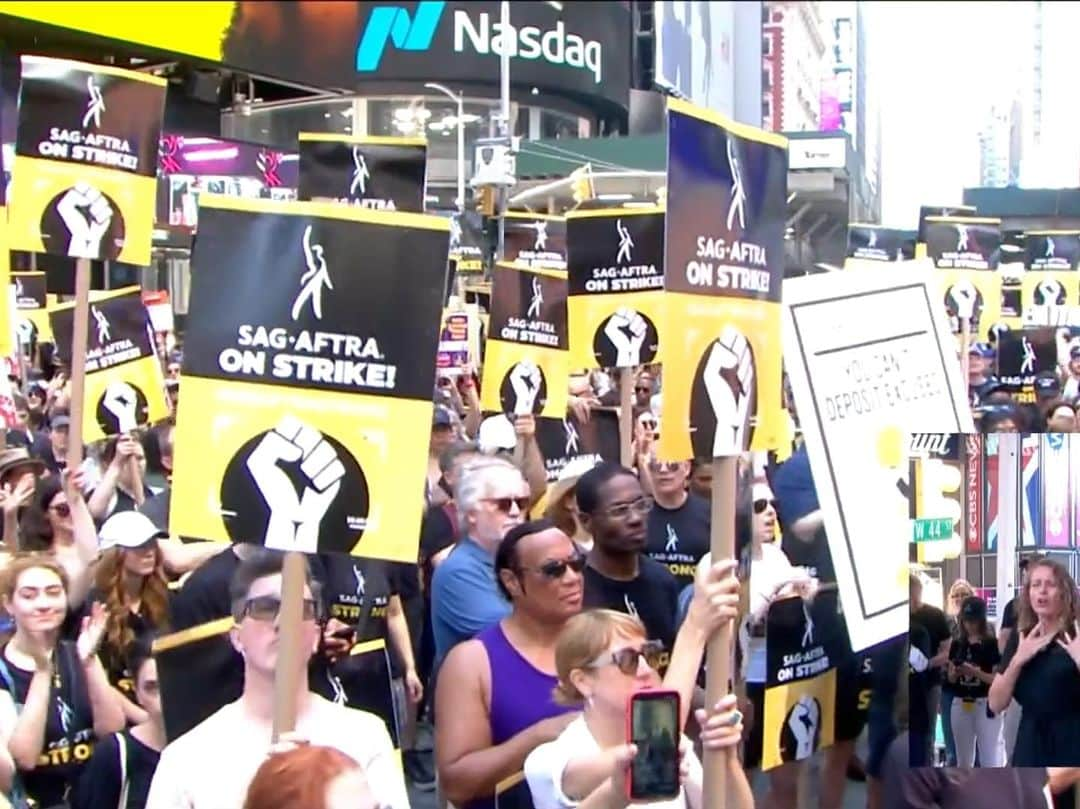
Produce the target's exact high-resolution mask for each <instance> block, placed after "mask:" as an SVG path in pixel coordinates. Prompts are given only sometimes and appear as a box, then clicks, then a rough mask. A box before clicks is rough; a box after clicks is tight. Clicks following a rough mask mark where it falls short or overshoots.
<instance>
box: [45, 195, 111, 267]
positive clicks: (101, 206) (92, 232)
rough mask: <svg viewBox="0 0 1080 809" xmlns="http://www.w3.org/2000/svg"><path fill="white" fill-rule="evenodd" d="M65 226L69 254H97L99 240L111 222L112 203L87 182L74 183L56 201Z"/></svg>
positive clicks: (92, 255)
mask: <svg viewBox="0 0 1080 809" xmlns="http://www.w3.org/2000/svg"><path fill="white" fill-rule="evenodd" d="M56 210H57V212H58V213H59V214H60V218H61V219H63V220H64V226H65V227H66V228H67V229H68V232H69V233H70V234H71V243H70V244H69V245H68V255H69V256H70V257H72V258H100V257H101V240H102V238H104V236H105V233H106V232H107V231H108V230H109V224H110V223H111V222H112V217H113V209H112V205H110V204H109V201H108V200H107V199H106V198H105V196H104V195H103V194H102V193H101V192H100V191H98V189H96V188H94V187H93V186H92V185H89V184H88V183H77V184H76V185H75V187H74V188H72V189H70V190H69V191H68V192H67V193H66V194H64V196H63V197H62V198H61V199H60V202H58V203H57V204H56Z"/></svg>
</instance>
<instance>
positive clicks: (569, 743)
mask: <svg viewBox="0 0 1080 809" xmlns="http://www.w3.org/2000/svg"><path fill="white" fill-rule="evenodd" d="M662 657H663V647H662V644H660V643H659V642H657V641H651V640H648V639H647V637H646V634H645V627H644V626H643V625H642V623H641V621H639V620H638V619H637V618H634V617H633V616H630V615H626V614H624V613H621V612H615V611H613V610H588V611H587V612H583V613H581V614H580V615H577V616H575V617H574V618H571V619H570V621H569V622H568V623H567V625H566V628H565V629H564V630H563V631H562V634H560V635H559V641H558V644H557V645H556V647H555V665H556V669H557V670H558V684H557V685H556V688H555V699H556V700H557V701H558V702H559V703H560V704H562V705H566V706H570V707H573V708H575V709H576V708H579V707H582V708H583V711H582V713H581V715H580V716H578V717H576V718H575V719H574V721H573V722H571V723H570V725H568V726H567V728H566V730H564V731H563V732H562V734H561V735H560V736H559V738H558V739H556V740H555V741H554V742H551V743H549V744H545V745H541V746H540V747H538V748H537V749H536V750H534V751H533V752H532V753H530V754H529V756H528V758H527V759H526V760H525V777H526V780H527V781H528V783H529V791H530V792H531V793H532V799H533V806H534V807H535V809H570V807H574V806H577V805H578V803H579V800H578V799H577V797H576V796H577V795H579V794H581V793H584V797H585V798H586V799H587V796H588V795H590V794H591V793H592V792H593V791H595V790H596V789H598V788H601V787H602V785H603V783H602V781H601V780H597V778H596V777H595V775H594V776H593V777H592V778H587V777H583V775H582V772H583V771H585V770H586V768H588V769H590V770H592V769H594V768H595V769H596V770H597V774H598V775H599V776H600V777H601V778H603V777H604V776H605V775H607V774H608V771H609V770H610V767H609V766H608V765H607V762H606V761H605V756H610V754H611V753H612V752H616V753H617V751H618V750H620V748H621V747H622V746H623V745H625V743H626V706H627V704H628V700H629V699H630V698H631V697H632V696H633V695H634V694H635V693H637V692H639V691H644V690H648V689H654V688H658V687H660V686H661V680H660V673H659V671H658V670H657V669H658V667H659V665H660V663H661V660H662ZM734 706H735V697H734V695H729V696H727V697H725V698H724V699H723V700H722V701H721V702H720V704H719V705H717V706H716V708H715V709H714V710H713V711H711V712H708V713H707V712H706V711H704V710H699V711H698V712H697V714H698V715H697V720H698V722H699V724H700V725H701V727H702V728H703V730H702V734H701V741H702V744H703V746H704V747H705V748H706V749H709V750H723V751H726V755H725V756H724V765H725V769H726V772H727V801H726V802H724V804H723V805H724V806H727V807H729V809H752V807H753V805H754V798H753V795H752V794H751V792H750V786H749V784H748V783H747V781H746V776H745V775H744V774H743V769H742V766H741V765H740V763H739V757H738V755H737V754H736V753H737V748H738V745H739V743H740V741H741V739H742V730H743V728H742V717H741V715H740V714H739V712H738V711H736V710H734ZM681 741H682V743H681V745H680V748H681V750H682V762H683V767H684V768H685V770H686V777H685V779H684V781H683V790H682V793H681V794H680V795H679V797H678V798H676V799H674V800H670V801H663V802H660V803H655V804H652V805H653V806H656V807H662V809H686V808H687V807H690V808H692V809H698V808H699V807H701V806H702V769H701V762H700V761H699V760H698V758H697V756H696V755H695V754H694V752H693V749H692V746H691V745H690V742H689V740H688V739H687V738H686V737H685V736H683V737H682V740H681ZM573 770H577V772H576V773H573V772H572V771H573ZM590 787H591V788H590ZM567 790H569V792H571V793H574V797H570V796H568V794H567Z"/></svg>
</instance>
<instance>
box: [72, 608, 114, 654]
mask: <svg viewBox="0 0 1080 809" xmlns="http://www.w3.org/2000/svg"><path fill="white" fill-rule="evenodd" d="M108 617H109V614H108V612H106V610H105V605H104V604H102V603H101V602H100V601H95V602H94V604H93V606H91V607H90V614H89V615H87V616H86V617H84V618H83V619H82V627H81V628H80V630H79V638H78V640H76V641H75V648H76V650H77V651H78V653H79V660H80V661H81V662H82V664H83V665H84V666H85V665H86V664H88V663H89V662H90V661H91V660H92V659H93V657H94V655H96V654H97V650H98V647H99V646H101V639H102V638H103V637H104V636H105V622H106V620H107V619H108Z"/></svg>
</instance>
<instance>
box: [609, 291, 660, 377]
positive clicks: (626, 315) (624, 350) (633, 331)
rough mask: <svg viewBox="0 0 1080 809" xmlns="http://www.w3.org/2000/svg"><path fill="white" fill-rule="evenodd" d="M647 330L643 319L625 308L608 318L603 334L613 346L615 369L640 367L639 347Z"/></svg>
mask: <svg viewBox="0 0 1080 809" xmlns="http://www.w3.org/2000/svg"><path fill="white" fill-rule="evenodd" d="M648 330H649V327H648V324H646V322H645V318H643V317H642V316H641V315H640V314H639V313H638V312H635V311H634V310H633V309H628V308H627V307H625V306H624V307H622V308H621V309H619V310H617V311H616V312H615V314H613V315H612V316H611V317H610V318H608V322H607V325H605V326H604V334H605V335H606V336H607V338H608V339H609V340H611V344H612V345H613V346H615V352H616V356H615V366H616V367H617V368H631V367H633V366H635V365H641V347H642V345H644V343H645V333H646V332H647V331H648Z"/></svg>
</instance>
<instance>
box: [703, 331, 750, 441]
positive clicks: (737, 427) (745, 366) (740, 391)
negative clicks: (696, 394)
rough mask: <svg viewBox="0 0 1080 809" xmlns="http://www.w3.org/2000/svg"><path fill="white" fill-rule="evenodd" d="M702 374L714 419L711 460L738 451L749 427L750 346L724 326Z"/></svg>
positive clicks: (737, 334) (739, 335)
mask: <svg viewBox="0 0 1080 809" xmlns="http://www.w3.org/2000/svg"><path fill="white" fill-rule="evenodd" d="M702 375H703V381H704V384H705V392H706V394H707V395H708V398H709V404H710V405H711V406H712V410H713V414H714V415H715V416H716V433H715V435H714V436H713V446H712V452H713V457H722V456H726V455H735V454H737V453H739V452H742V451H743V450H744V449H745V442H746V437H747V432H748V427H749V424H750V412H749V411H750V396H751V393H752V392H753V389H754V362H753V358H752V357H751V354H750V344H749V343H748V342H747V341H746V338H745V337H744V336H743V335H742V334H740V333H739V331H738V329H736V328H734V327H733V326H725V327H724V330H723V332H721V334H720V338H719V339H718V340H716V342H714V343H713V344H712V347H711V348H709V354H708V358H707V359H706V361H705V367H704V370H703V374H702Z"/></svg>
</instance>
